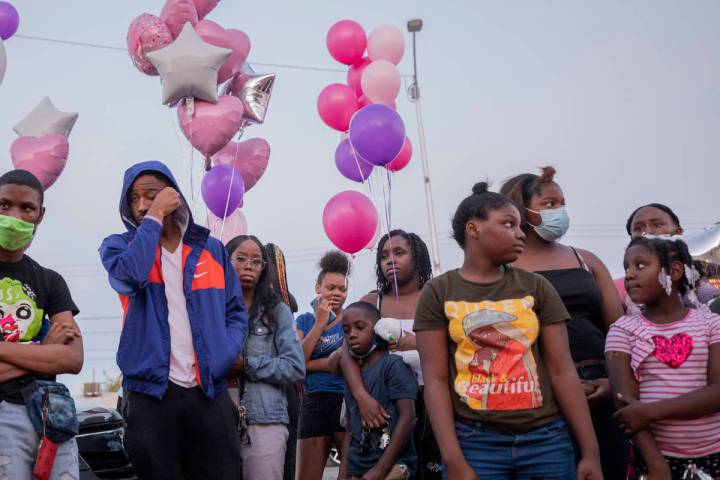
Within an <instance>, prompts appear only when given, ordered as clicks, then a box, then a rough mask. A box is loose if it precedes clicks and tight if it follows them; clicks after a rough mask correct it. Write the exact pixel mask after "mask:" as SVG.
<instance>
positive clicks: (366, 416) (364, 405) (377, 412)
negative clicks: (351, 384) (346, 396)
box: [355, 394, 390, 428]
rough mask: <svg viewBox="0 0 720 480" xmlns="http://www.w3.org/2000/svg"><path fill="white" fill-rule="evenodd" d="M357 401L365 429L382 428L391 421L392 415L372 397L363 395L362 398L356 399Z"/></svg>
mask: <svg viewBox="0 0 720 480" xmlns="http://www.w3.org/2000/svg"><path fill="white" fill-rule="evenodd" d="M355 401H356V402H357V404H358V410H360V418H361V419H362V425H363V427H365V428H380V427H382V426H383V425H385V423H386V422H387V421H388V420H390V414H388V413H387V412H386V411H385V409H384V408H383V406H382V405H380V403H379V402H378V401H377V400H375V399H374V398H373V397H372V396H371V395H369V394H367V395H363V396H362V397H361V398H356V399H355Z"/></svg>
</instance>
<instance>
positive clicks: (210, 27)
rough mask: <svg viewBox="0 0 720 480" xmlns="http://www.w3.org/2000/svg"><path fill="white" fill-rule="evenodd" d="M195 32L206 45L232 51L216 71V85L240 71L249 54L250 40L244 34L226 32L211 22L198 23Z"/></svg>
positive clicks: (238, 31) (229, 30)
mask: <svg viewBox="0 0 720 480" xmlns="http://www.w3.org/2000/svg"><path fill="white" fill-rule="evenodd" d="M195 31H196V32H197V34H198V35H200V38H202V39H203V40H205V41H206V42H207V43H209V44H211V45H215V46H216V47H221V48H229V49H230V50H232V54H231V55H230V56H229V57H228V58H227V60H225V62H224V63H223V64H222V67H220V70H219V71H218V83H223V82H225V81H227V80H228V79H229V78H230V77H232V76H233V74H234V73H236V72H239V71H240V67H242V65H243V64H244V63H245V60H247V57H248V54H250V38H249V37H248V36H247V35H245V32H242V31H240V30H236V29H228V30H226V29H224V28H223V27H221V26H220V25H218V24H217V23H215V22H213V21H212V20H202V21H200V22H198V23H197V25H195Z"/></svg>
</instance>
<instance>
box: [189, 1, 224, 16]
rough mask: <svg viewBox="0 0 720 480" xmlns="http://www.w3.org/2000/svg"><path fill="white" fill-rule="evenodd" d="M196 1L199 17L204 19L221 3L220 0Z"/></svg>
mask: <svg viewBox="0 0 720 480" xmlns="http://www.w3.org/2000/svg"><path fill="white" fill-rule="evenodd" d="M193 1H194V3H195V8H196V9H197V12H198V18H200V20H202V19H203V18H205V15H207V14H208V13H210V12H211V11H212V10H213V9H214V8H215V7H217V4H218V3H220V0H193Z"/></svg>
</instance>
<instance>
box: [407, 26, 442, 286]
mask: <svg viewBox="0 0 720 480" xmlns="http://www.w3.org/2000/svg"><path fill="white" fill-rule="evenodd" d="M422 26H423V21H422V19H420V18H413V19H410V20H408V22H407V29H408V32H410V33H412V50H413V83H412V85H410V87H409V88H408V96H409V97H410V101H411V102H413V103H415V116H416V117H417V124H418V134H419V137H420V158H421V160H422V169H423V179H424V182H425V202H426V206H427V214H428V223H429V224H430V243H431V246H432V254H433V273H434V274H435V275H438V274H439V273H440V272H441V271H442V270H441V268H440V245H439V244H438V235H437V226H436V225H435V208H434V207H433V199H432V189H431V188H430V171H429V168H428V159H427V147H426V145H425V127H424V126H423V120H422V109H421V108H420V87H418V80H417V52H416V50H415V34H416V33H417V32H419V31H420V30H422Z"/></svg>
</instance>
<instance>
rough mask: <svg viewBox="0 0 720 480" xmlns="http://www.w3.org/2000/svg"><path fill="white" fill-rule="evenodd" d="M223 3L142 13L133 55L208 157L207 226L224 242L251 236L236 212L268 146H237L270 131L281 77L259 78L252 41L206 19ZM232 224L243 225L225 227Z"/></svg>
mask: <svg viewBox="0 0 720 480" xmlns="http://www.w3.org/2000/svg"><path fill="white" fill-rule="evenodd" d="M218 3H219V0H167V1H166V2H165V4H164V6H163V8H162V10H161V12H160V15H159V16H156V15H151V14H149V13H143V14H141V15H139V16H138V17H137V18H135V20H133V22H132V23H131V24H130V27H129V29H128V33H127V48H128V53H129V54H130V58H131V60H132V62H133V64H134V65H135V67H136V68H137V69H138V70H140V72H142V73H144V74H146V75H159V76H160V83H161V84H162V103H163V104H164V105H168V106H170V107H176V108H177V115H178V124H179V126H180V129H181V131H182V132H183V134H184V135H185V137H186V138H187V139H188V141H189V142H190V144H191V145H192V147H193V148H194V149H196V150H198V151H199V152H200V153H202V155H203V156H204V158H205V170H206V173H205V176H204V178H203V181H202V187H201V191H202V197H203V200H204V201H205V204H206V206H207V207H208V210H209V212H208V220H207V223H208V226H209V227H212V225H211V224H213V225H214V222H216V220H217V219H220V221H221V222H222V225H221V227H220V228H219V230H218V232H215V230H216V229H215V228H211V230H213V234H214V235H215V236H218V237H219V236H220V233H219V232H220V231H221V232H222V236H223V237H226V236H227V235H229V234H232V233H233V231H237V233H238V234H239V233H244V232H245V231H246V230H247V225H246V222H245V221H244V217H242V212H240V211H239V210H238V208H239V207H241V206H242V203H243V197H244V194H245V192H247V191H248V190H250V188H252V187H253V186H254V185H255V184H256V183H257V182H258V180H259V179H260V178H261V177H262V176H263V174H264V173H265V169H266V168H267V165H268V162H269V159H270V145H269V144H268V142H267V141H265V140H264V139H261V138H252V139H249V140H246V141H243V142H240V141H239V140H240V137H241V136H242V135H243V133H244V130H245V128H246V127H248V126H250V125H255V124H262V123H264V121H265V118H266V115H267V109H268V105H269V103H270V97H271V96H272V89H273V86H274V83H275V74H273V73H270V74H256V73H255V72H254V71H253V69H252V68H251V66H250V64H249V63H247V58H248V55H249V53H250V39H249V38H248V36H247V35H246V34H245V33H244V32H242V31H241V30H237V29H233V28H228V29H226V28H223V27H222V26H221V25H219V24H218V23H216V22H214V21H212V20H209V19H207V18H206V16H207V15H208V14H209V13H210V12H211V11H212V10H213V9H214V8H215V7H216V6H217V4H218ZM233 138H235V139H236V141H233ZM191 168H192V165H191ZM233 216H234V217H233ZM231 217H233V218H235V217H242V221H240V220H237V221H235V220H233V221H230V222H227V224H226V222H225V220H230V219H231ZM234 226H237V228H236V227H234ZM228 230H232V231H231V232H229V233H228Z"/></svg>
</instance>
